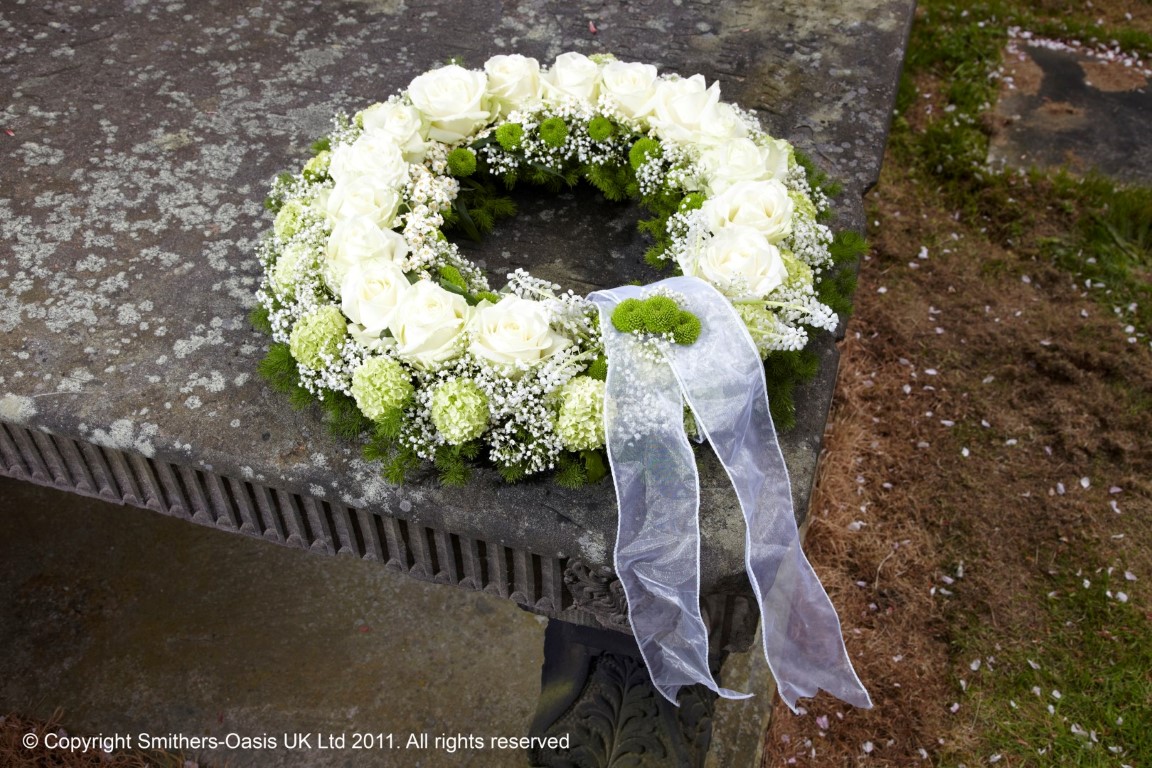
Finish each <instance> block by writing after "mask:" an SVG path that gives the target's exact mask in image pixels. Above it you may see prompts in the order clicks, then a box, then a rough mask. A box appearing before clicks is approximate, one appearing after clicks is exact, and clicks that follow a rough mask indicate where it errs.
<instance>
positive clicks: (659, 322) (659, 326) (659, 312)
mask: <svg viewBox="0 0 1152 768" xmlns="http://www.w3.org/2000/svg"><path fill="white" fill-rule="evenodd" d="M640 312H641V317H642V318H643V320H644V330H646V331H648V332H649V333H668V332H669V331H671V330H672V329H673V328H675V327H676V321H677V320H678V319H679V315H680V306H679V305H678V304H677V303H676V302H675V301H673V300H672V299H670V298H668V297H667V296H653V297H651V298H649V299H646V300H645V301H644V302H642V304H641V308H640Z"/></svg>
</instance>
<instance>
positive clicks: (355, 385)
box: [351, 357, 415, 421]
mask: <svg viewBox="0 0 1152 768" xmlns="http://www.w3.org/2000/svg"><path fill="white" fill-rule="evenodd" d="M351 391H352V397H353V398H354V399H355V400H356V406H357V407H358V408H359V409H360V410H361V411H362V412H363V413H364V415H365V416H367V417H368V418H370V419H372V420H373V421H379V420H381V419H382V418H384V417H385V416H386V415H388V414H389V413H392V412H394V411H396V410H398V409H400V408H403V407H404V405H405V404H406V403H407V402H408V400H409V398H411V397H412V393H413V392H414V391H415V390H414V389H413V388H412V381H411V379H410V378H409V377H408V373H407V372H406V371H405V370H404V366H402V365H400V363H398V362H396V361H395V360H393V359H392V358H390V357H370V358H368V359H367V360H365V361H364V363H363V364H362V365H361V366H360V367H359V368H357V369H356V370H355V371H354V372H353V374H352V387H351Z"/></svg>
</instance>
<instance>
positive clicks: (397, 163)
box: [328, 131, 408, 189]
mask: <svg viewBox="0 0 1152 768" xmlns="http://www.w3.org/2000/svg"><path fill="white" fill-rule="evenodd" d="M328 175H329V176H331V177H332V178H333V179H334V180H335V181H337V182H340V181H351V180H352V179H355V178H359V177H360V176H371V177H372V178H373V179H374V180H375V181H376V182H377V183H379V184H383V185H385V186H388V187H395V188H396V189H403V188H404V187H405V186H407V184H408V161H407V160H405V159H404V154H403V153H402V152H401V151H400V147H399V146H398V145H397V144H396V139H395V138H394V137H392V136H390V135H389V134H387V133H382V132H378V131H370V132H365V133H362V134H360V137H359V138H358V139H356V141H354V142H352V143H351V144H341V145H339V146H337V147H336V149H334V150H332V163H331V165H329V166H328Z"/></svg>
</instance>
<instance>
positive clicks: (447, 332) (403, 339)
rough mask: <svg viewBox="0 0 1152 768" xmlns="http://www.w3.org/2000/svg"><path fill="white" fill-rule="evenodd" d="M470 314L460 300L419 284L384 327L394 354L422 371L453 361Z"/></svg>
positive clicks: (430, 285) (429, 284)
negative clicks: (390, 340)
mask: <svg viewBox="0 0 1152 768" xmlns="http://www.w3.org/2000/svg"><path fill="white" fill-rule="evenodd" d="M471 314H472V308H471V307H469V306H468V302H466V301H464V297H463V296H460V295H458V294H455V293H451V292H449V291H446V290H444V289H443V288H441V287H440V286H439V285H437V284H436V283H434V282H432V281H431V280H421V281H420V282H418V283H416V284H415V285H413V286H412V287H411V288H410V289H409V290H407V291H406V292H405V293H404V296H403V298H402V299H401V301H400V303H399V305H397V307H396V313H395V315H393V318H392V323H391V324H390V325H389V326H388V327H389V328H390V329H391V330H392V336H393V338H395V339H396V354H398V355H399V356H400V357H402V358H404V359H405V360H409V361H411V362H412V363H413V364H414V365H416V366H419V367H420V368H425V369H428V368H434V367H436V365H437V364H438V363H442V362H444V361H445V360H450V359H452V358H453V357H456V356H457V355H458V354H460V351H461V346H462V343H463V336H464V328H465V326H466V325H467V324H468V320H469V318H470V317H471Z"/></svg>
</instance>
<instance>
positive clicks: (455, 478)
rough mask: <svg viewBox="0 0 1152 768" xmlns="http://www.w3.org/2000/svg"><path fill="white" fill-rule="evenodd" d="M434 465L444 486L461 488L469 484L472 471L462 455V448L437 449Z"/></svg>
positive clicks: (454, 446) (448, 446)
mask: <svg viewBox="0 0 1152 768" xmlns="http://www.w3.org/2000/svg"><path fill="white" fill-rule="evenodd" d="M432 463H433V464H434V465H435V467H436V470H437V472H439V474H440V482H441V483H443V484H444V485H451V486H456V487H460V486H464V485H467V484H468V478H469V477H470V476H471V471H470V470H469V469H468V465H467V464H466V463H465V461H464V457H463V456H462V455H461V446H458V445H442V446H440V447H439V448H437V449H436V458H435V459H434V460H433V462H432Z"/></svg>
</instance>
